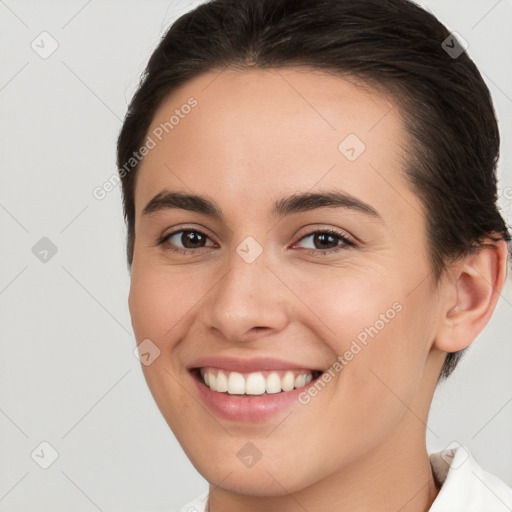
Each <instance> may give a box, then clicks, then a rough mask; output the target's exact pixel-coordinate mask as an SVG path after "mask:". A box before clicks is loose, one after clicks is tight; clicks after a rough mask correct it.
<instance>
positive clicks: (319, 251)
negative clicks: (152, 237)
mask: <svg viewBox="0 0 512 512" xmlns="http://www.w3.org/2000/svg"><path fill="white" fill-rule="evenodd" d="M185 231H188V232H190V233H199V234H200V235H201V236H204V237H206V238H209V237H208V235H207V234H206V233H203V232H202V231H200V230H199V229H186V228H185V229H179V230H177V231H173V232H172V233H169V234H167V235H164V236H163V237H162V238H161V239H160V240H159V241H158V245H163V244H165V242H167V241H168V240H169V239H170V238H171V237H172V236H174V235H177V234H178V233H183V232H185ZM317 234H327V235H332V236H335V237H336V238H338V239H339V240H340V241H341V242H342V243H343V245H338V246H336V247H334V248H331V249H304V250H305V251H307V252H308V254H314V255H316V254H321V255H325V254H332V253H337V252H339V251H342V250H345V249H348V248H350V247H355V246H356V243H355V242H354V241H353V240H351V239H349V238H348V237H347V236H345V235H344V234H343V233H341V232H340V231H337V230H336V229H333V228H328V229H318V230H315V231H310V232H309V233H307V234H305V235H304V236H302V237H301V238H300V239H299V240H298V242H301V241H302V240H304V239H305V238H308V237H310V236H312V235H317ZM204 248H205V247H200V248H198V249H180V248H176V247H172V246H171V245H170V244H169V250H170V251H172V252H175V253H179V254H185V255H190V254H191V253H192V252H194V251H196V250H199V249H204Z"/></svg>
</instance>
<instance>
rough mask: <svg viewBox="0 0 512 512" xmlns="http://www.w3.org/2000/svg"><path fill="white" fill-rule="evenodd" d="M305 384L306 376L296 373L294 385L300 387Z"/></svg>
mask: <svg viewBox="0 0 512 512" xmlns="http://www.w3.org/2000/svg"><path fill="white" fill-rule="evenodd" d="M305 384H306V376H305V375H297V377H295V387H296V388H301V387H302V386H304V385H305Z"/></svg>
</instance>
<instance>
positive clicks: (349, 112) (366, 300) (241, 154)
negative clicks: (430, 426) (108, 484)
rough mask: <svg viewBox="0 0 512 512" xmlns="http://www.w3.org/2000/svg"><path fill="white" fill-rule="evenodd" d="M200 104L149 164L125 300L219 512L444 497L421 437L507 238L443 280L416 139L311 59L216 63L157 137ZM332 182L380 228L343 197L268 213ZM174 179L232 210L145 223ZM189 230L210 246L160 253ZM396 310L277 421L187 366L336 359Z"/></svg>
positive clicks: (377, 101) (393, 507)
mask: <svg viewBox="0 0 512 512" xmlns="http://www.w3.org/2000/svg"><path fill="white" fill-rule="evenodd" d="M191 96H194V98H196V99H197V101H198V106H197V107H196V108H195V109H193V110H192V111H191V112H190V113H189V114H188V115H187V116H185V117H184V119H181V120H180V122H179V124H178V125H176V126H175V127H174V129H173V130H172V131H170V132H169V134H168V135H166V136H165V137H164V138H163V139H162V141H161V142H159V143H158V144H157V145H156V147H155V148H154V149H152V150H151V151H150V153H149V154H148V155H147V156H146V157H145V159H144V160H143V162H142V163H141V166H140V168H139V170H138V177H137V185H136V193H135V206H136V223H135V233H136V237H135V249H134V259H133V266H132V276H131V289H130V295H129V308H130V313H131V317H132V324H133V328H134V332H135V335H136V339H137V343H140V342H141V341H142V340H144V339H146V338H149V339H150V340H151V341H152V342H153V343H155V344H156V345H157V346H158V348H159V349H160V351H161V353H160V356H159V357H158V358H157V359H155V361H154V362H153V363H152V364H150V365H148V366H142V369H143V371H144V375H145V378H146V380H147V383H148V386H149V388H150V390H151V393H152V394H153V396H154V399H155V401H156V403H157V405H158V407H159V409H160V411H161V413H162V415H163V416H164V418H165V420H166V421H167V423H168V424H169V426H170V427H171V429H172V431H173V432H174V434H175V435H176V437H177V439H178V441H179V442H180V444H181V446H182V447H183V449H184V451H185V452H186V454H187V456H188V457H189V458H190V460H191V462H192V463H193V464H194V466H195V467H196V468H197V470H198V471H199V472H200V473H201V474H202V475H203V476H204V477H205V478H206V479H207V480H208V481H209V482H210V484H211V495H210V503H209V506H210V510H211V511H212V512H218V511H223V512H231V511H239V510H245V511H260V510H261V511H263V510H280V511H282V512H291V511H298V510H304V509H305V510H308V512H315V511H324V510H339V511H356V510H357V511H358V512H361V511H375V510H380V511H397V510H401V511H402V512H416V511H418V512H419V511H425V510H428V509H429V507H430V505H431V504H432V502H433V500H434V499H435V497H436V495H437V492H438V489H437V488H436V486H435V483H434V481H433V478H432V474H431V468H430V465H429V461H428V454H427V450H426V446H425V434H426V421H427V415H428V410H429V407H430V403H431V400H432V395H433V392H434V389H435V387H436V384H437V379H438V376H439V373H440V370H441V367H442V364H443V362H444V359H445V355H446V352H451V351H456V350H460V349H462V348H465V347H466V346H468V345H469V344H470V343H471V342H472V341H473V340H474V339H475V337H476V336H477V335H478V333H479V332H480V331H481V330H482V329H483V327H484V326H485V324H486V323H487V322H488V320H489V318H490V316H491V314H492V312H493V310H494V307H495V305H496V302H497V300H498V297H499V292H500V291H501V289H502V287H503V282H504V278H505V274H506V244H505V242H503V241H501V242H492V241H489V244H487V245H485V246H484V247H483V248H482V250H481V251H479V252H478V253H477V254H476V255H473V256H471V257H468V258H466V259H464V260H459V261H457V262H454V263H453V264H452V265H451V266H450V267H449V268H448V270H447V272H446V275H445V277H444V278H443V280H442V281H441V283H440V284H439V286H436V285H435V283H434V280H433V275H432V273H431V269H430V266H429V262H428V259H427V252H426V244H425V240H426V235H425V233H426V231H425V227H426V221H425V219H426V214H425V210H424V208H423V205H422V204H421V201H420V200H419V198H418V197H417V196H416V195H415V194H414V193H413V192H412V191H411V190H410V188H409V186H408V185H407V182H406V180H405V178H404V174H403V170H404V166H405V156H406V149H407V147H408V135H407V133H406V132H405V130H404V127H403V124H402V119H401V117H400V115H399V112H397V109H392V107H393V102H392V99H390V98H387V97H384V96H383V95H382V94H379V93H377V92H376V91H372V90H371V89H368V88H363V87H360V86H357V85H356V84H354V83H351V82H349V81H347V80H345V79H342V78H339V77H334V76H330V75H325V74H322V73H320V72H313V71H312V70H306V69H276V70H255V69H253V70H249V71H233V70H223V71H222V72H221V73H219V71H218V70H216V71H212V72H210V73H207V74H205V75H202V76H200V77H198V78H196V79H194V80H192V81H190V82H188V83H187V84H185V85H184V86H182V87H181V88H180V89H179V90H177V91H175V92H174V93H173V94H172V95H171V96H169V97H168V98H167V99H166V100H165V101H164V102H163V103H162V104H161V105H160V107H159V109H158V111H157V113H156V115H155V117H154V119H153V123H152V126H151V128H150V130H149V131H148V133H150V132H151V131H152V130H153V129H154V128H155V127H157V126H158V125H159V124H160V123H162V122H165V121H166V120H168V119H169V117H170V115H172V113H173V112H174V110H175V109H176V108H180V107H181V106H182V105H183V104H185V103H186V102H187V100H188V98H189V97H191ZM348 134H356V135H357V137H358V138H359V139H360V140H361V141H363V142H364V144H365V145H366V150H365V151H364V152H363V153H362V154H361V155H360V156H359V157H358V158H357V159H356V160H355V161H353V162H350V161H349V160H348V159H347V158H346V157H345V156H344V155H343V154H342V153H341V152H340V151H339V149H338V146H339V144H340V142H341V141H343V140H344V139H345V137H346V136H347V135H348ZM334 188H335V189H338V190H343V191H345V192H347V193H349V194H351V195H353V196H355V197H357V198H359V199H360V200H362V201H364V202H366V203H368V204H370V205H371V206H372V207H373V208H374V209H375V210H377V211H378V213H379V215H380V216H381V219H382V220H381V221H379V220H377V219H375V218H373V217H371V216H369V215H366V214H365V213H362V212H358V211H355V210H348V209H345V208H321V209H317V210H313V211H308V212H302V213H296V214H291V215H289V216H286V217H283V218H281V219H277V220H276V219H272V218H271V217H270V215H269V212H270V209H271V206H272V204H273V202H274V201H275V200H277V199H279V198H282V197H285V196H288V195H291V194H294V193H297V192H308V191H310V192H316V191H320V190H322V191H326V190H331V189H334ZM163 189H167V190H173V191H183V192H187V193H195V194H199V195H204V196H207V197H208V198H210V199H211V200H213V201H214V202H215V203H216V204H217V205H218V207H219V208H220V209H221V210H222V212H223V215H224V219H223V220H220V219H213V218H210V217H209V216H207V215H205V214H203V213H197V212H190V211H185V210H179V209H169V210H166V211H159V212H155V213H153V214H151V215H142V210H143V208H144V206H145V205H146V204H147V203H148V201H150V199H151V198H152V197H153V196H155V195H156V194H157V193H158V192H160V191H161V190H163ZM184 225H185V226H184ZM180 228H181V229H185V228H187V229H198V230H200V231H202V232H203V233H205V234H206V235H207V237H208V238H207V239H206V240H207V241H206V243H205V244H203V245H204V246H203V247H202V248H199V249H194V248H188V249H187V246H185V245H183V239H182V238H181V237H180V236H179V235H178V236H174V237H173V238H172V241H170V240H168V241H167V242H166V243H165V244H163V245H157V242H158V240H159V238H160V237H161V236H162V235H164V234H168V233H172V232H173V231H178V230H179V229H180ZM322 228H323V229H326V228H335V229H337V230H338V231H341V232H342V233H344V232H345V233H347V234H348V235H349V236H351V237H353V239H354V240H356V243H357V245H356V246H353V247H351V246H344V247H343V248H341V249H340V250H339V252H336V253H331V254H324V255H322V254H321V250H322V248H329V247H333V246H335V245H336V243H337V244H338V247H339V246H343V242H342V241H341V240H339V239H335V241H334V244H333V245H325V242H324V244H323V245H322V241H320V242H318V241H317V242H316V245H315V237H313V236H310V237H307V238H305V239H302V240H301V238H302V237H304V236H305V235H307V234H309V233H312V232H314V231H315V230H321V229H322ZM248 236H251V237H253V238H254V239H255V240H256V241H257V242H258V243H259V244H260V245H261V247H262V249H263V252H262V254H261V255H260V256H259V257H258V258H257V259H256V260H255V261H254V262H253V263H247V262H246V261H245V260H244V259H242V258H241V257H240V256H239V254H238V253H237V252H236V248H237V246H238V245H239V244H240V243H241V242H242V241H243V240H244V239H245V238H246V237H248ZM171 242H172V243H171ZM185 243H186V242H185ZM172 244H174V247H177V248H181V249H182V250H186V251H187V250H188V251H189V252H188V254H180V253H175V252H173V251H172V250H171V247H173V245H172ZM189 247H190V246H189ZM192 247H194V246H192ZM315 248H316V249H318V254H311V253H309V251H308V249H315ZM397 301H398V302H399V303H400V304H401V306H402V310H401V311H400V312H399V313H397V314H396V316H395V318H393V319H392V320H391V321H389V322H388V323H386V325H385V327H384V328H383V329H381V330H380V331H379V333H378V334H377V335H376V336H375V337H374V338H373V339H370V340H369V342H368V344H367V346H366V347H364V349H363V350H361V351H360V352H359V353H358V354H357V355H356V356H355V357H354V358H353V359H352V360H351V361H350V362H349V364H347V365H346V366H345V367H344V368H343V370H342V371H341V372H338V373H337V374H336V376H335V378H333V379H332V381H331V382H329V383H328V384H327V385H326V386H325V388H324V389H322V390H321V392H319V393H318V395H317V396H315V397H314V398H312V399H311V401H310V402H309V403H308V404H306V405H304V404H301V403H299V402H297V403H294V405H293V406H292V408H291V409H290V410H286V411H284V413H283V414H278V415H276V416H275V417H273V418H272V419H271V420H270V421H265V422H258V423H252V424H243V423H237V422H233V421H228V420H224V419H222V418H219V417H217V416H215V415H214V414H213V413H212V412H211V411H209V410H208V409H206V408H205V406H204V405H203V404H202V402H201V399H200V398H199V395H198V393H197V390H196V389H195V386H194V382H193V378H192V376H191V375H190V373H189V372H188V371H187V369H186V367H187V365H189V364H190V363H191V362H192V361H193V360H194V359H196V358H197V357H199V356H209V355H230V356H236V357H241V358H252V357H275V358H280V359H285V360H287V361H292V362H295V363H299V364H303V365H304V366H305V367H315V368H323V369H327V368H329V367H330V366H331V365H332V364H333V362H334V361H335V360H336V358H337V355H339V354H344V353H345V351H346V350H348V349H349V347H350V345H351V343H352V341H353V340H354V339H355V337H356V336H357V335H358V334H359V333H360V332H361V331H363V330H364V329H365V327H368V326H371V325H374V324H375V322H376V320H378V319H379V318H380V315H381V314H383V313H385V312H386V310H388V309H389V308H391V306H392V304H393V303H395V302H397ZM290 411H292V412H291V413H290ZM248 442H251V443H253V444H254V445H255V446H256V447H257V448H258V450H259V451H260V452H261V454H262V458H261V459H260V460H259V461H258V462H257V463H256V464H255V465H254V466H252V467H251V468H248V467H246V466H245V465H244V464H242V463H241V461H240V460H239V458H238V457H237V456H236V454H237V452H238V451H239V450H240V449H241V448H242V447H243V446H244V445H245V444H246V443H248ZM369 489H371V492H368V491H369Z"/></svg>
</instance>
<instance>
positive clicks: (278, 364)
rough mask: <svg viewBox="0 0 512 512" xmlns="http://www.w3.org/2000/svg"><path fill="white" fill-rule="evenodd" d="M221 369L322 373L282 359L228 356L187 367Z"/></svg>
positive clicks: (211, 357) (206, 359)
mask: <svg viewBox="0 0 512 512" xmlns="http://www.w3.org/2000/svg"><path fill="white" fill-rule="evenodd" d="M205 367H212V368H219V369H221V370H227V371H231V372H240V373H244V372H258V371H265V370H307V371H311V372H315V371H322V370H318V369H317V368H312V367H310V366H309V365H304V364H300V363H292V362H290V361H284V360H282V359H274V358H270V357H258V358H252V359H242V358H239V357H227V356H223V357H222V356H209V357H201V358H199V359H196V360H195V361H194V362H192V363H191V364H190V365H188V366H187V368H188V369H189V370H192V369H196V368H205Z"/></svg>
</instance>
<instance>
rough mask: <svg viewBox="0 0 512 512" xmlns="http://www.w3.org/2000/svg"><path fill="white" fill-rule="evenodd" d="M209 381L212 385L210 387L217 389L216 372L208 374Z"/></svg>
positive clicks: (213, 389)
mask: <svg viewBox="0 0 512 512" xmlns="http://www.w3.org/2000/svg"><path fill="white" fill-rule="evenodd" d="M208 381H209V382H210V384H208V385H209V386H210V389H211V390H212V391H217V377H216V376H215V374H214V373H209V374H208Z"/></svg>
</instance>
